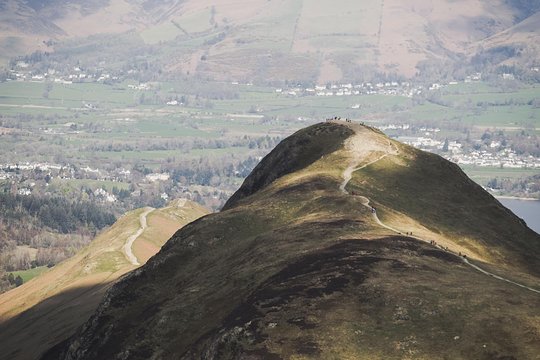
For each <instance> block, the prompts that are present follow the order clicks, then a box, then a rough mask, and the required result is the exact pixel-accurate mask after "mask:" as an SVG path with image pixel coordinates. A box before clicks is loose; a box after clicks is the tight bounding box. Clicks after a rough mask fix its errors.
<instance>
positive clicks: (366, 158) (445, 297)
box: [44, 122, 540, 359]
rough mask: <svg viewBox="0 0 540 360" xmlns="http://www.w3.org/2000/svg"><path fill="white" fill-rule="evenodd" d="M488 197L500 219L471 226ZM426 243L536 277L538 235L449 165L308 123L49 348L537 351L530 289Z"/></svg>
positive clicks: (101, 351)
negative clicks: (218, 207) (219, 205)
mask: <svg viewBox="0 0 540 360" xmlns="http://www.w3.org/2000/svg"><path fill="white" fill-rule="evenodd" d="M308 149H309V150H308ZM420 171H422V172H423V173H420ZM349 176H350V178H351V180H350V182H348V178H349ZM435 189H440V191H443V192H450V193H446V194H437V193H436V191H435ZM460 192H463V194H464V195H461V194H459V193H460ZM443 199H444V200H445V203H444V204H440V203H439V202H440V201H441V200H443ZM454 199H456V200H454ZM367 201H369V204H371V205H375V206H376V207H377V208H378V210H377V213H380V214H379V215H380V218H382V219H383V221H384V222H385V224H384V225H385V226H386V227H385V226H382V225H381V224H382V223H379V222H378V221H377V218H376V217H375V216H373V214H372V211H371V209H370V207H369V206H366V203H367ZM422 209H423V210H424V211H422ZM471 209H476V210H471ZM491 209H494V210H493V212H492V213H491V214H493V216H497V219H496V222H495V221H493V220H492V219H491V218H490V213H486V214H479V216H478V225H479V226H478V227H475V226H473V225H472V223H473V222H472V221H471V220H470V219H469V217H470V216H471V214H474V213H476V212H478V211H482V212H487V211H488V210H491ZM450 215H452V217H451V218H448V217H449V216H450ZM461 224H463V225H461ZM488 225H489V226H491V228H490V229H489V230H486V231H482V229H485V228H486V227H487V226H488ZM392 228H393V229H395V231H394V230H391V229H392ZM398 232H401V234H398ZM409 232H412V233H413V236H406V235H405V234H406V233H409ZM494 234H496V235H498V234H500V235H498V236H497V237H495V238H492V236H493V235H494ZM504 234H518V235H519V236H520V238H519V239H513V238H506V237H505V235H504ZM414 236H417V238H415V237H414ZM431 240H436V241H437V242H438V244H439V245H440V246H443V247H448V248H449V250H451V251H455V252H456V253H457V252H459V251H462V252H465V253H467V255H468V257H469V258H472V259H476V260H473V261H474V262H475V263H476V264H479V265H481V266H483V267H488V268H489V269H491V270H492V271H498V272H499V273H501V274H503V275H504V277H507V278H512V279H519V280H520V281H522V282H526V283H527V285H529V286H532V287H534V286H538V282H539V278H538V274H536V273H535V271H534V266H535V263H534V261H535V260H534V259H533V257H534V256H536V257H538V255H539V254H540V249H539V246H540V239H539V236H538V235H536V234H535V233H534V232H532V231H531V230H529V229H527V228H526V227H525V226H524V225H523V224H522V223H521V222H520V221H519V220H518V219H516V218H515V216H513V215H511V214H510V213H509V212H506V211H505V210H504V208H502V207H500V205H499V204H498V202H497V201H496V200H495V199H493V198H492V197H490V196H489V195H485V194H484V193H483V190H482V189H481V188H479V187H478V186H476V185H475V184H473V183H472V182H470V181H469V180H468V179H467V178H466V177H464V175H463V174H462V172H461V171H460V170H459V169H457V167H455V166H454V165H452V164H450V163H448V162H447V161H445V160H443V159H442V158H440V157H434V156H431V155H426V154H424V153H422V152H419V151H417V150H414V149H412V148H410V147H407V146H405V145H402V144H399V143H397V142H395V141H392V140H391V139H389V138H387V137H386V136H384V134H382V133H380V132H378V131H376V130H374V129H372V128H369V127H364V126H361V125H352V124H349V123H345V122H336V123H334V122H332V123H325V124H317V125H314V126H311V127H309V128H306V129H304V130H301V131H299V132H297V133H296V134H294V135H292V136H291V137H290V138H289V139H287V140H285V141H284V142H283V143H282V144H280V145H278V147H277V148H276V149H275V150H274V151H273V152H272V153H271V154H269V155H268V156H267V157H266V158H265V159H263V160H262V162H261V164H260V165H259V166H258V167H257V169H256V170H255V171H254V172H253V174H252V175H251V176H250V177H248V178H247V179H246V181H245V183H244V185H243V186H242V188H241V189H240V190H239V191H238V193H237V194H236V195H235V196H234V197H233V198H232V199H231V200H230V201H229V202H228V203H227V206H226V210H224V211H223V212H221V213H218V214H212V215H209V216H206V217H204V218H201V219H199V220H197V221H195V222H193V223H191V224H189V225H187V226H186V227H184V228H183V229H182V230H180V231H179V232H177V233H176V234H175V235H174V236H173V237H172V238H171V239H170V240H169V241H168V242H167V244H166V245H165V246H164V247H163V248H162V249H161V251H160V252H159V254H158V255H156V256H155V257H153V258H151V259H150V260H149V261H148V263H147V264H146V265H145V266H143V267H141V268H139V269H137V270H135V271H133V272H131V273H130V274H129V275H127V276H126V277H125V278H124V279H123V280H122V281H120V282H118V283H117V284H116V285H115V286H113V287H112V288H111V290H110V291H109V292H108V294H107V296H106V297H105V299H104V301H103V302H102V303H101V305H100V306H99V308H98V309H97V311H96V312H95V314H94V315H93V316H92V317H91V319H90V320H89V321H88V322H87V323H86V324H85V325H84V326H83V327H81V328H80V329H79V330H78V331H77V333H76V334H74V335H73V337H72V338H71V339H70V340H68V341H66V342H64V343H60V344H58V345H57V346H56V347H55V348H53V349H51V350H50V351H49V352H48V353H47V354H46V356H44V359H58V358H59V359H97V358H100V359H101V358H103V359H109V358H130V359H149V358H154V359H170V358H181V359H313V358H315V359H392V358H399V359H402V358H414V359H438V358H447V359H471V358H474V359H511V358H534V356H536V355H537V354H538V353H539V352H540V345H539V344H540V317H539V313H538V310H537V309H538V308H539V306H540V295H539V294H538V293H535V292H533V291H530V290H527V289H524V288H521V287H519V286H516V285H514V284H511V283H508V282H505V281H501V280H500V279H497V278H494V277H491V276H488V275H485V274H483V273H481V272H479V271H477V270H475V269H473V268H472V267H470V266H468V265H467V264H466V263H464V262H463V261H462V259H461V258H460V257H458V256H457V255H454V254H453V253H452V252H450V251H444V250H441V249H440V248H439V247H435V246H433V245H432V244H430V243H429V241H431ZM518 243H522V244H523V246H526V247H525V248H524V249H525V250H524V251H523V250H521V249H520V248H519V246H518V245H517V244H518ZM526 253H530V255H529V254H526ZM530 259H532V260H530ZM490 262H491V263H490ZM490 264H491V265H490Z"/></svg>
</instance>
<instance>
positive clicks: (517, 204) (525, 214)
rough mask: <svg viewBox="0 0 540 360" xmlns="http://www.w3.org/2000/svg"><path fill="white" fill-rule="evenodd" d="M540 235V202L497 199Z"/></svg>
mask: <svg viewBox="0 0 540 360" xmlns="http://www.w3.org/2000/svg"><path fill="white" fill-rule="evenodd" d="M497 200H499V201H500V202H501V204H503V205H504V206H506V207H507V208H509V209H510V210H512V212H513V213H514V214H516V215H517V216H519V217H520V218H522V219H523V220H525V222H526V223H527V226H528V227H530V228H531V229H533V230H534V231H536V232H537V233H539V234H540V200H517V199H497Z"/></svg>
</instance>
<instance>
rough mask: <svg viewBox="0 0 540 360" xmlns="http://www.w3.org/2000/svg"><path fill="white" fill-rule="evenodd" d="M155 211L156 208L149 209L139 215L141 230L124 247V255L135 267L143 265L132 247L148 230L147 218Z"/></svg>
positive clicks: (129, 238)
mask: <svg viewBox="0 0 540 360" xmlns="http://www.w3.org/2000/svg"><path fill="white" fill-rule="evenodd" d="M154 210H155V209H154V208H151V207H147V208H146V209H145V210H144V212H143V213H142V214H141V215H139V223H140V227H139V229H138V230H137V232H136V233H135V234H133V235H131V236H130V237H128V238H127V240H126V243H125V244H124V246H123V247H122V248H123V249H124V254H125V255H126V258H127V259H128V261H129V262H130V263H131V264H132V265H135V266H139V265H141V264H140V263H139V261H138V260H137V257H136V256H135V255H134V254H133V250H132V246H133V243H134V242H135V240H137V238H138V237H139V236H141V234H142V233H143V232H144V230H146V228H147V227H148V225H147V223H146V217H147V216H148V214H150V213H151V212H152V211H154Z"/></svg>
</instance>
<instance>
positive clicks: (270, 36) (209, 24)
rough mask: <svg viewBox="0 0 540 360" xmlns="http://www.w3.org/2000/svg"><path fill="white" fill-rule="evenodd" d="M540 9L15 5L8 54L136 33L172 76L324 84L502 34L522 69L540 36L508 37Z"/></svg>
mask: <svg viewBox="0 0 540 360" xmlns="http://www.w3.org/2000/svg"><path fill="white" fill-rule="evenodd" d="M538 8H540V6H537V4H536V2H533V3H527V2H523V1H520V0H495V1H487V0H473V1H469V0H452V1H450V0H434V1H429V2H426V1H422V0H413V1H408V2H403V1H398V0H370V1H353V0H337V1H334V2H332V3H329V2H327V1H322V0H317V1H305V0H271V1H263V0H251V1H247V0H241V1H237V0H224V1H219V2H217V1H212V0H202V1H201V0H197V1H195V0H167V1H165V0H163V1H135V0H111V1H104V0H94V1H90V2H83V1H78V0H55V1H31V2H25V1H23V0H8V1H6V3H5V4H3V5H2V8H1V10H0V19H2V21H1V22H0V23H1V24H2V26H1V27H0V47H2V49H3V50H4V52H3V54H4V57H5V58H8V57H10V56H14V55H16V54H23V53H25V52H26V53H27V52H30V51H32V50H36V49H42V50H49V51H50V50H53V49H54V44H55V43H56V42H58V41H63V40H65V39H73V38H76V37H86V36H90V35H95V34H121V33H125V32H131V33H135V34H137V35H138V36H139V37H140V39H141V40H142V41H143V42H144V43H146V44H149V45H155V44H161V46H167V47H170V48H171V49H174V51H172V52H171V51H169V52H167V53H168V54H171V56H169V57H167V58H166V59H162V61H164V62H165V64H164V67H165V68H166V69H167V70H168V71H173V72H174V71H177V72H178V71H180V72H184V73H187V72H189V73H191V74H193V73H199V74H206V75H210V76H213V77H216V78H224V77H225V76H227V77H232V78H234V77H236V78H244V77H245V78H250V79H254V78H264V79H295V78H297V79H303V80H306V79H310V80H314V81H318V82H322V83H324V82H325V81H332V80H334V81H336V80H340V79H345V80H346V79H351V78H354V77H358V76H359V74H361V73H362V72H366V71H384V72H395V73H398V74H402V75H406V76H412V75H414V74H415V73H416V72H417V65H418V64H420V63H422V62H425V61H454V60H456V59H463V58H467V57H471V56H473V55H475V54H476V52H477V51H478V50H479V48H480V47H481V46H483V48H480V50H481V51H485V50H487V49H486V47H490V46H492V44H490V43H489V42H486V39H490V38H492V37H497V36H498V34H501V37H500V38H499V43H498V45H497V46H501V44H500V43H502V44H504V45H505V46H517V45H519V46H521V47H523V46H524V47H525V48H526V49H530V51H528V52H525V51H522V52H520V54H513V55H512V56H510V59H507V60H508V61H513V60H515V61H516V62H517V63H518V64H522V63H523V62H524V61H523V57H525V54H527V56H526V57H527V59H534V58H535V54H538V49H537V48H536V46H535V43H534V41H533V40H534V39H532V38H531V39H529V40H524V39H516V38H512V37H505V36H504V33H505V32H507V31H510V29H512V28H513V27H514V26H515V25H518V24H519V23H521V22H523V23H526V22H527V21H528V19H529V18H531V17H534V16H535V14H536V12H537V11H538ZM532 19H533V20H530V21H529V22H534V18H532ZM532 32H533V33H534V34H535V36H537V34H538V29H537V28H535V29H534V30H532ZM529 35H532V34H529ZM44 42H46V44H45V43H44ZM47 44H48V45H47ZM180 45H182V46H180ZM138 46H140V45H138ZM177 46H179V47H178V48H176V47H177ZM493 46H494V45H493ZM203 55H204V57H203Z"/></svg>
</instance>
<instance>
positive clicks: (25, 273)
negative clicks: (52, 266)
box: [12, 266, 49, 283]
mask: <svg viewBox="0 0 540 360" xmlns="http://www.w3.org/2000/svg"><path fill="white" fill-rule="evenodd" d="M48 269H49V268H48V267H47V266H38V267H35V268H33V269H29V270H21V271H13V272H12V274H13V276H15V277H17V276H20V277H21V278H22V279H23V282H25V283H26V282H28V281H30V280H32V279H33V278H35V277H36V276H38V275H41V274H42V273H44V272H45V271H47V270H48Z"/></svg>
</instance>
